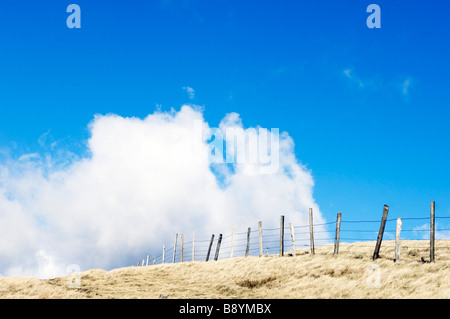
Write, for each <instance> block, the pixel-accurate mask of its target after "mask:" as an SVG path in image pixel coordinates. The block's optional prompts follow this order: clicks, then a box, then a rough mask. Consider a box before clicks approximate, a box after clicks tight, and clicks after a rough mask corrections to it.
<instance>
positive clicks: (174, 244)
mask: <svg viewBox="0 0 450 319" xmlns="http://www.w3.org/2000/svg"><path fill="white" fill-rule="evenodd" d="M177 239H178V233H176V234H175V242H174V243H173V257H172V263H175V253H176V250H177Z"/></svg>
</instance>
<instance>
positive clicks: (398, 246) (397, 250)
mask: <svg viewBox="0 0 450 319" xmlns="http://www.w3.org/2000/svg"><path fill="white" fill-rule="evenodd" d="M401 231H402V219H401V218H400V217H399V218H397V227H396V228H395V261H399V260H400V254H401V249H402V246H401V244H400V232H401Z"/></svg>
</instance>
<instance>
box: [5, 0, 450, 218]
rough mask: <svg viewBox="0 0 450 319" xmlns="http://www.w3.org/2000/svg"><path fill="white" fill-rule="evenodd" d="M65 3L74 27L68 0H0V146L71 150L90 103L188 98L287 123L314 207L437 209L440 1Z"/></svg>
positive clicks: (141, 108)
mask: <svg viewBox="0 0 450 319" xmlns="http://www.w3.org/2000/svg"><path fill="white" fill-rule="evenodd" d="M73 2H74V3H77V4H78V5H79V6H80V8H81V25H82V27H81V29H69V28H67V26H66V18H67V16H68V15H69V14H68V13H66V7H67V6H68V5H69V4H70V3H72V2H67V1H48V0H43V1H12V0H2V1H1V3H0V41H1V50H0V110H1V116H0V148H1V149H3V150H5V149H9V150H10V152H11V153H12V154H13V155H14V156H17V157H18V156H20V155H22V154H25V153H30V152H42V151H44V150H43V149H42V146H40V145H39V142H38V140H39V137H41V136H42V134H44V133H47V132H48V136H47V138H48V139H49V140H51V141H58V142H59V145H64V144H65V145H66V147H68V148H70V149H72V150H73V151H74V152H79V153H80V154H82V153H83V151H84V147H83V141H85V139H86V138H87V137H88V134H89V132H88V129H87V125H88V123H89V122H90V121H91V120H92V119H93V116H94V114H97V113H99V114H107V113H116V114H119V115H121V116H138V117H145V116H146V115H147V114H149V113H152V112H154V110H155V109H156V108H157V107H160V108H161V109H162V110H169V109H170V108H172V107H173V108H175V109H179V107H180V106H181V105H182V104H184V103H193V104H196V105H202V106H204V115H205V119H206V120H207V121H208V122H209V123H210V125H212V126H218V124H219V122H220V120H221V119H222V118H223V116H224V115H225V114H226V113H229V112H237V113H239V114H240V115H241V118H242V119H243V122H244V125H245V126H255V125H260V126H262V127H266V128H272V127H275V128H279V129H280V131H287V132H288V133H289V134H290V136H291V137H292V138H293V140H294V141H295V145H296V148H295V153H296V155H297V158H298V159H299V160H300V161H301V162H302V163H303V164H305V165H306V166H307V167H308V169H310V170H311V172H312V175H313V177H314V181H315V188H314V198H315V199H316V201H317V203H318V204H319V205H320V207H321V210H322V213H323V215H324V217H325V218H326V219H329V220H334V218H335V216H336V213H337V212H338V211H342V212H343V214H344V215H343V219H344V218H345V219H349V220H351V219H379V218H380V217H381V213H382V209H383V205H384V204H388V205H389V206H390V207H391V212H392V213H391V214H392V217H394V216H395V217H397V216H420V217H422V216H428V214H429V205H430V201H432V200H435V201H436V207H437V213H436V214H437V215H440V216H448V214H449V213H450V199H449V196H448V195H449V191H450V189H449V180H450V170H449V164H448V163H449V162H450V151H449V147H448V146H449V142H448V141H449V138H450V130H449V126H448V124H449V123H448V122H449V119H450V111H449V104H450V103H449V102H450V97H449V95H448V88H449V87H450V80H449V76H448V75H449V74H450V63H449V60H448V52H449V49H450V45H449V42H450V28H449V27H448V23H447V20H448V16H447V15H448V9H449V4H448V2H447V1H437V0H433V1H428V2H418V1H417V2H411V1H356V0H355V1H345V2H342V1H276V2H268V1H195V0H193V1H187V0H185V1H175V0H165V1H164V0H161V1H133V2H130V1H117V0H115V1H82V0H77V1H73ZM372 2H374V3H377V4H379V5H380V8H381V21H382V22H381V26H382V27H381V29H369V28H367V26H366V18H367V17H368V15H369V13H366V8H367V6H368V5H369V4H370V3H372ZM183 87H191V88H193V89H194V90H195V95H194V97H193V98H192V99H191V98H190V97H189V95H188V94H187V92H186V91H185V90H183V89H182V88H183Z"/></svg>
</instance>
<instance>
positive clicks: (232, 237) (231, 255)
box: [230, 225, 235, 258]
mask: <svg viewBox="0 0 450 319" xmlns="http://www.w3.org/2000/svg"><path fill="white" fill-rule="evenodd" d="M234 228H235V227H234V225H233V226H232V227H231V254H230V258H233V252H234Z"/></svg>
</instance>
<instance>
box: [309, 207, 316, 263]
mask: <svg viewBox="0 0 450 319" xmlns="http://www.w3.org/2000/svg"><path fill="white" fill-rule="evenodd" d="M309 241H310V246H311V254H312V255H314V253H315V252H314V227H313V209H312V208H310V209H309Z"/></svg>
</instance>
